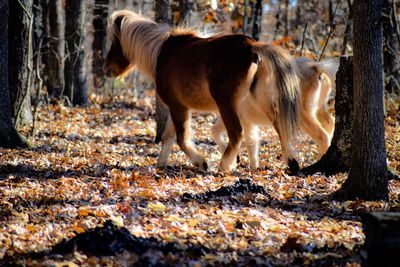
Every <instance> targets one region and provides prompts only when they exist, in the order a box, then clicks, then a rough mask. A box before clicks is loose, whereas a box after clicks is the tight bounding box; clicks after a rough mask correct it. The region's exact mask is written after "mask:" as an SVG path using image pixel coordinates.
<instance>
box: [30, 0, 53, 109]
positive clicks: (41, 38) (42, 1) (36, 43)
mask: <svg viewBox="0 0 400 267" xmlns="http://www.w3.org/2000/svg"><path fill="white" fill-rule="evenodd" d="M48 4H49V0H33V8H32V10H33V51H34V53H33V58H32V60H33V62H34V63H33V64H34V66H33V69H34V74H35V75H34V77H35V79H34V81H35V83H34V86H33V88H34V89H36V90H41V89H42V88H41V84H42V83H41V82H40V81H41V80H42V73H43V67H42V66H43V64H44V60H43V57H42V55H43V54H44V50H45V44H46V41H47V38H48V32H47V29H48V27H47V25H48V23H47V22H48V16H47V12H48ZM37 101H38V99H34V102H36V103H37Z"/></svg>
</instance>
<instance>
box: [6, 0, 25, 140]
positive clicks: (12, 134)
mask: <svg viewBox="0 0 400 267" xmlns="http://www.w3.org/2000/svg"><path fill="white" fill-rule="evenodd" d="M12 1H14V0H12ZM0 14H1V16H2V19H1V20H0V66H2V67H1V68H0V147H6V148H15V147H28V143H27V141H26V140H25V139H24V138H23V137H22V136H21V135H20V134H19V133H18V131H17V130H16V129H15V127H14V125H13V123H12V117H11V114H12V113H11V103H10V91H9V80H8V77H9V76H8V52H9V51H8V15H9V10H8V1H7V0H5V1H4V0H3V1H0Z"/></svg>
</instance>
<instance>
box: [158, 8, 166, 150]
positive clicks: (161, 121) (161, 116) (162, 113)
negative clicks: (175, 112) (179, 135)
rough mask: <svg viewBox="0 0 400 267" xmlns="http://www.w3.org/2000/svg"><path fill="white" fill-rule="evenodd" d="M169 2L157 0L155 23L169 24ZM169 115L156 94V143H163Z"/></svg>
mask: <svg viewBox="0 0 400 267" xmlns="http://www.w3.org/2000/svg"><path fill="white" fill-rule="evenodd" d="M168 11H169V1H168V0H156V3H155V12H156V15H155V21H156V22H158V23H169V19H168ZM168 115H169V110H168V107H167V106H166V105H165V104H164V103H163V102H162V101H161V99H160V97H159V96H158V94H156V138H155V141H156V142H160V141H161V137H162V134H163V132H164V129H165V126H166V124H167V119H168Z"/></svg>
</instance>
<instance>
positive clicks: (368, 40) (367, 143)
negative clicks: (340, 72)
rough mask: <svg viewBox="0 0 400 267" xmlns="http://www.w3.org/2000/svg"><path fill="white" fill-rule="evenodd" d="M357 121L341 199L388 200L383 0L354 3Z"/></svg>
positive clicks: (337, 194)
mask: <svg viewBox="0 0 400 267" xmlns="http://www.w3.org/2000/svg"><path fill="white" fill-rule="evenodd" d="M353 10H354V12H353V19H354V22H353V23H354V26H353V27H354V28H353V36H354V37H353V46H354V66H353V73H354V89H355V90H354V117H355V118H357V119H356V120H355V121H354V127H353V145H352V161H351V170H350V173H349V177H348V178H347V180H346V181H345V183H344V184H343V185H342V188H341V189H340V190H339V191H337V192H336V194H335V196H336V197H337V198H340V199H356V198H359V199H364V200H388V178H387V165H386V148H385V135H384V133H385V132H384V110H383V77H382V70H383V67H382V29H381V25H380V18H381V1H380V0H355V1H354V4H353Z"/></svg>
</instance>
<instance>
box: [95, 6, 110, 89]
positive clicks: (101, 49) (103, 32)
mask: <svg viewBox="0 0 400 267" xmlns="http://www.w3.org/2000/svg"><path fill="white" fill-rule="evenodd" d="M109 4H110V1H109V0H95V5H94V10H93V29H94V33H93V35H94V36H93V44H92V48H93V64H92V71H93V83H94V86H95V87H96V88H100V87H102V86H103V85H104V83H105V75H104V71H103V65H104V53H105V50H106V44H107V18H108V15H109V13H108V7H109Z"/></svg>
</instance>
